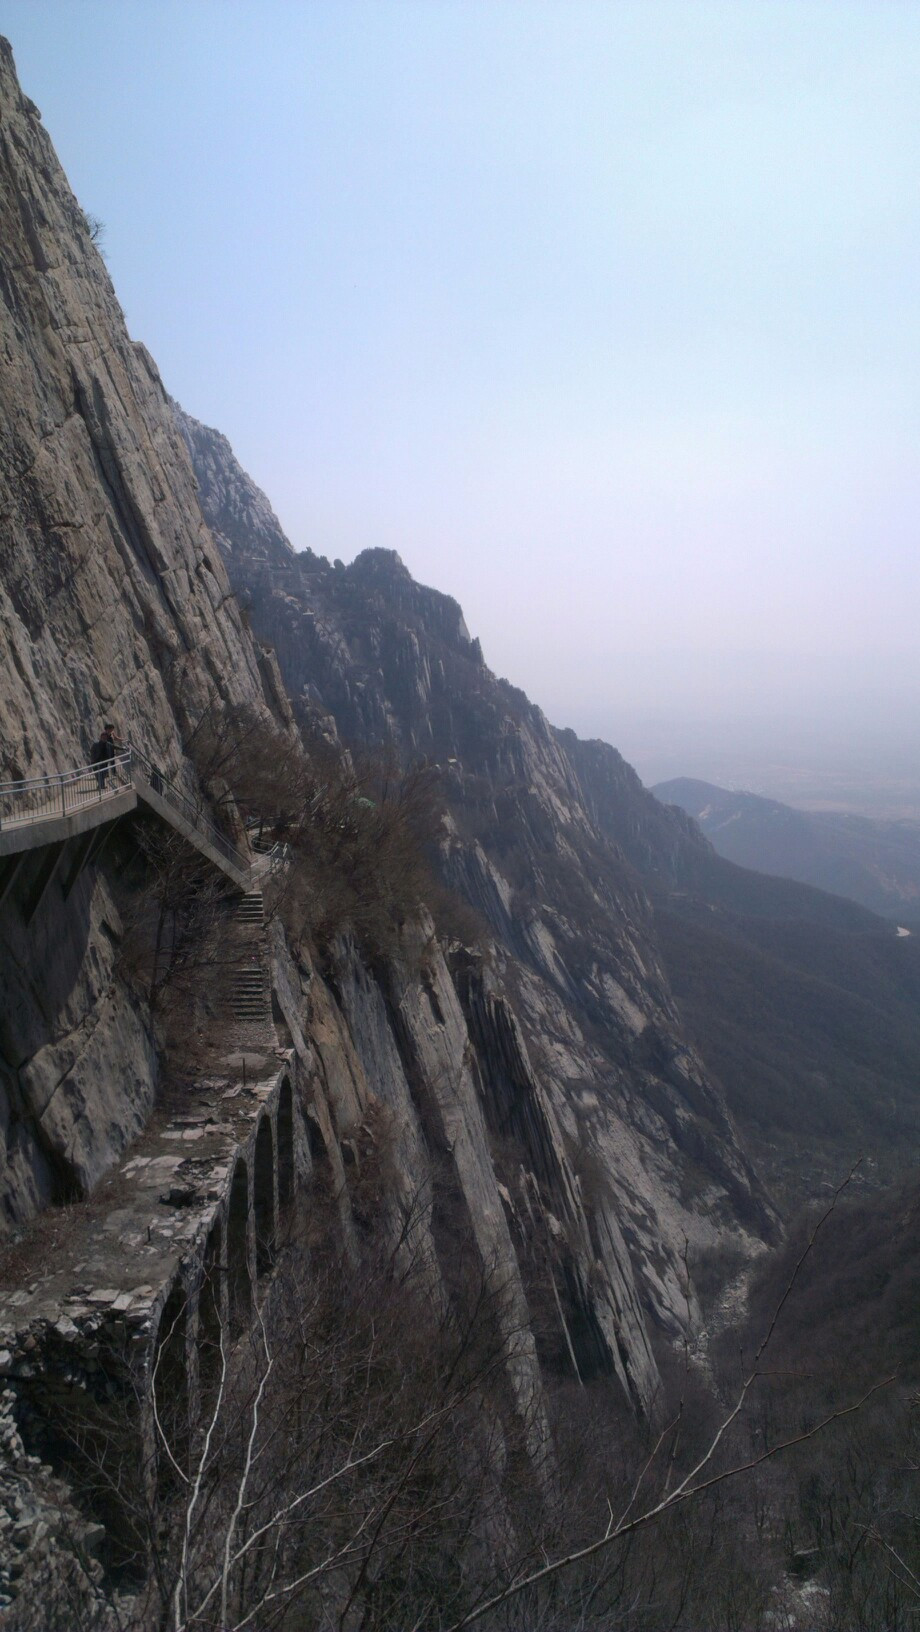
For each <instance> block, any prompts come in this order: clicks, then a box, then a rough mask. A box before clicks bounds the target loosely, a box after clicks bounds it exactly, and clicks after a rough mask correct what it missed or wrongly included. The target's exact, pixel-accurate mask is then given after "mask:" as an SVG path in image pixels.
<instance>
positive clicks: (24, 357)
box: [0, 42, 268, 1224]
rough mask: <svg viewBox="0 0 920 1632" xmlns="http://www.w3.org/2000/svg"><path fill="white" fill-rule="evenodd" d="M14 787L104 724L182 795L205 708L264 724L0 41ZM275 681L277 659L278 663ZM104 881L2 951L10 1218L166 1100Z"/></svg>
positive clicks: (215, 585)
mask: <svg viewBox="0 0 920 1632" xmlns="http://www.w3.org/2000/svg"><path fill="white" fill-rule="evenodd" d="M0 355H2V390H0V710H2V716H3V722H4V729H3V733H2V737H0V780H3V779H15V778H21V777H35V776H38V775H40V774H44V773H47V772H51V771H55V770H64V769H69V768H71V767H76V766H80V765H85V764H86V762H87V759H88V757H89V749H90V745H91V744H92V742H93V741H94V739H95V738H96V737H97V736H98V734H99V730H100V727H101V724H102V722H103V720H104V719H107V718H111V719H113V720H114V721H115V722H116V725H117V727H118V729H119V731H120V734H121V735H122V736H123V737H124V738H126V739H129V740H130V741H132V742H133V743H134V744H135V745H136V746H139V747H140V748H142V749H143V750H145V751H146V752H147V753H149V754H150V755H151V757H152V758H154V759H155V760H156V762H157V763H158V764H160V765H161V766H163V767H164V768H165V770H166V771H167V773H168V774H169V775H170V776H171V777H173V778H174V779H175V780H176V781H177V782H178V783H179V784H180V785H183V786H185V787H186V788H188V789H189V790H194V788H195V786H196V779H195V775H194V772H193V769H192V767H191V766H190V764H189V762H188V761H187V759H186V757H185V754H184V750H183V741H184V740H185V739H187V738H188V736H189V735H190V734H191V733H192V731H193V730H194V727H195V725H196V723H197V722H198V721H199V720H200V719H201V718H202V716H203V715H205V714H207V713H209V712H210V713H212V714H214V715H215V716H217V717H219V716H220V714H221V713H222V711H224V710H225V709H226V708H228V707H231V706H234V705H238V704H240V703H243V702H245V703H247V704H248V705H249V706H250V707H251V708H253V709H254V710H256V711H259V710H261V711H262V712H263V713H264V714H266V715H267V713H268V705H267V703H266V700H265V694H264V687H263V681H262V678H261V676H260V667H259V665H260V654H259V652H258V650H257V649H256V647H255V645H254V643H253V641H252V640H251V638H250V637H249V635H248V634H247V632H246V631H245V630H244V628H243V626H242V622H241V619H240V614H239V610H238V607H237V605H236V603H235V601H234V599H233V597H232V596H231V594H230V591H229V585H228V582H227V578H226V574H225V571H224V568H223V565H222V562H221V560H220V556H219V553H218V551H217V550H216V548H215V546H214V542H213V540H212V538H211V536H210V533H209V531H208V528H207V525H206V524H205V522H204V519H203V517H202V515H201V510H200V507H199V505H198V501H197V495H196V487H195V481H194V478H193V475H192V472H191V468H190V465H189V461H188V458H187V456H186V452H185V446H184V443H183V441H182V438H181V437H180V436H179V434H178V433H177V431H176V428H175V424H174V421H173V418H172V414H171V412H170V410H169V405H168V402H167V399H166V396H165V393H164V390H163V387H162V385H161V383H160V379H159V376H158V374H157V371H156V368H155V367H154V364H153V362H152V361H151V359H150V357H149V356H148V354H147V352H146V351H145V349H144V348H143V346H140V345H136V344H134V343H132V341H131V340H130V338H129V336H128V334H127V332H126V329H125V325H124V320H123V318H122V314H121V311H120V309H119V306H118V303H117V301H116V298H115V294H114V291H113V289H112V286H111V283H110V281H109V278H108V275H107V272H106V269H105V265H104V263H103V261H102V260H101V258H100V256H99V254H98V253H97V251H96V249H95V247H94V245H93V244H92V242H91V240H90V235H89V232H88V230H87V226H86V222H85V220H84V217H83V214H82V211H81V210H80V208H79V205H78V204H77V202H76V200H75V199H74V198H73V195H72V194H71V192H70V189H69V188H68V186H67V182H66V179H65V178H64V176H63V174H62V172H61V170H60V167H59V166H58V164H57V160H56V158H55V155H54V152H53V149H52V147H51V143H50V141H49V139H48V137H47V135H46V134H45V131H44V129H43V127H42V124H41V120H40V116H39V113H38V110H37V109H36V108H35V107H34V105H33V104H32V103H31V102H30V101H29V100H28V98H26V97H24V96H23V95H22V93H21V92H20V90H19V86H18V84H17V81H16V77H15V72H14V68H13V63H12V56H11V52H10V49H9V46H8V45H7V44H6V42H3V43H2V44H0ZM263 668H264V661H263ZM119 930H120V925H119V920H118V913H117V911H116V909H115V906H114V902H113V899H112V896H111V892H110V891H109V890H108V888H107V886H106V884H105V882H104V880H103V881H101V882H100V886H99V888H98V889H97V890H95V891H90V890H89V889H88V888H87V887H86V881H84V882H83V883H82V884H81V886H80V887H79V888H78V889H77V890H76V891H75V892H74V895H73V897H72V900H71V903H70V912H69V914H68V916H67V920H66V924H65V926H64V927H63V928H62V927H61V925H60V924H58V923H57V922H53V921H52V920H51V919H47V920H45V919H44V918H42V917H40V918H39V919H38V920H37V921H36V923H35V924H34V926H33V928H32V930H31V931H29V932H28V933H24V930H23V925H22V923H21V922H20V921H18V920H17V921H15V922H13V923H11V924H10V926H9V927H8V929H7V932H6V933H5V935H4V945H3V950H2V954H0V956H2V960H3V961H2V975H0V1125H2V1127H3V1129H4V1132H5V1135H6V1152H7V1161H6V1171H5V1173H4V1177H3V1186H2V1189H3V1196H2V1203H3V1213H4V1215H5V1221H6V1223H7V1224H15V1223H17V1222H21V1221H23V1220H24V1219H25V1218H27V1217H28V1216H29V1215H30V1213H32V1212H33V1211H34V1210H35V1208H36V1207H38V1206H40V1205H43V1204H44V1203H46V1202H47V1201H48V1200H49V1199H50V1198H51V1197H52V1196H54V1195H58V1196H59V1195H61V1194H62V1193H63V1194H73V1193H79V1192H80V1191H81V1190H82V1191H85V1190H86V1189H88V1188H89V1187H91V1186H92V1184H94V1183H95V1182H96V1180H97V1179H98V1178H99V1176H100V1174H101V1173H102V1172H104V1171H105V1170H106V1168H107V1167H108V1166H109V1165H110V1164H111V1162H112V1160H113V1159H114V1158H115V1156H116V1155H117V1154H118V1152H119V1151H120V1150H121V1149H122V1148H123V1146H124V1144H125V1142H126V1141H127V1140H128V1139H129V1138H130V1137H132V1136H133V1135H134V1134H135V1133H137V1131H138V1130H139V1128H140V1127H141V1126H142V1125H143V1122H144V1121H145V1119H146V1117H147V1115H148V1114H149V1111H150V1109H151V1106H152V1103H153V1097H154V1092H155V1080H156V1067H155V1053H154V1047H153V1040H152V1035H151V1030H150V1025H149V1020H148V1018H147V1017H146V1016H145V1015H144V1013H143V1012H142V1011H141V1009H139V1007H138V1005H137V1003H136V1001H135V1000H134V999H133V998H132V996H131V995H130V993H129V992H128V990H127V988H126V986H125V985H124V983H123V982H122V981H121V980H120V979H119V976H118V973H117V959H116V945H117V941H118V936H119Z"/></svg>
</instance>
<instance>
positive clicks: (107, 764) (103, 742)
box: [89, 725, 121, 799]
mask: <svg viewBox="0 0 920 1632" xmlns="http://www.w3.org/2000/svg"><path fill="white" fill-rule="evenodd" d="M120 746H121V744H120V743H119V741H118V738H117V737H116V735H115V727H114V725H104V726H103V727H102V736H101V737H100V738H99V741H98V742H94V743H93V747H92V752H91V754H90V760H89V762H90V764H91V765H92V766H94V767H95V771H96V783H97V785H98V788H99V797H100V799H101V798H102V794H103V792H104V791H105V784H106V782H107V780H108V777H109V773H110V770H111V765H112V761H113V759H114V758H115V754H116V752H117V750H118V748H119V747H120Z"/></svg>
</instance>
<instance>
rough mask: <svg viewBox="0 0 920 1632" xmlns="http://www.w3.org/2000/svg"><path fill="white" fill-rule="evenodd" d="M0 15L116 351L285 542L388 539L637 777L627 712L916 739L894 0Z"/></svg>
mask: <svg viewBox="0 0 920 1632" xmlns="http://www.w3.org/2000/svg"><path fill="white" fill-rule="evenodd" d="M0 31H2V32H4V33H5V34H7V35H8V36H9V38H10V39H11V41H12V43H13V48H14V52H15V56H16V61H17V65H18V68H19V73H20V78H21V80H22V83H23V86H24V88H25V90H26V91H27V93H28V94H29V95H30V96H32V97H33V98H34V100H35V101H36V102H37V103H38V105H39V107H40V108H41V109H42V113H43V116H44V120H45V123H46V126H47V128H48V130H49V131H50V133H51V136H52V138H53V140H54V142H55V144H56V147H57V150H58V153H59V155H60V157H61V160H62V162H63V164H64V167H65V169H66V171H67V173H68V175H69V177H70V180H71V182H72V184H73V186H74V189H75V191H76V193H77V195H78V197H79V198H80V200H81V202H82V203H83V205H84V207H85V208H86V209H87V210H89V211H91V212H92V213H93V214H95V215H98V216H99V217H101V218H102V219H103V221H104V222H105V224H106V252H107V256H108V263H109V268H110V271H111V273H112V276H113V279H114V282H115V286H116V289H117V290H118V293H119V295H120V298H121V300H122V303H123V305H124V308H125V311H126V314H127V318H128V324H129V327H130V329H131V332H132V334H133V335H134V336H135V337H137V338H139V339H143V340H144V341H145V342H146V344H147V345H148V346H149V348H150V350H151V351H152V352H153V354H154V356H155V357H156V359H157V361H158V363H159V365H160V368H161V371H162V373H163V377H164V380H165V382H166V384H167V387H168V388H169V389H170V390H171V391H172V392H173V393H174V395H175V396H177V397H178V398H179V400H180V401H181V402H182V403H183V405H184V406H185V407H186V408H187V409H188V410H189V411H190V412H191V413H192V414H195V415H196V416H197V417H199V418H201V419H203V420H205V421H206V422H207V423H209V424H212V425H216V426H218V427H219V428H220V429H221V430H223V431H224V432H225V433H226V434H227V435H228V436H229V437H230V440H231V442H232V443H233V445H234V448H235V450H236V452H237V454H238V456H239V458H240V460H241V461H242V463H243V465H244V466H245V467H246V468H247V469H248V470H249V471H250V473H251V474H252V475H253V476H254V477H255V479H256V480H257V481H258V482H259V484H260V485H261V486H263V487H264V488H265V490H266V492H267V493H268V495H269V497H270V499H271V500H272V503H273V504H274V506H275V508H276V510H277V511H278V514H279V516H280V518H281V520H282V523H283V525H284V526H285V528H286V530H287V532H288V533H289V535H290V537H291V540H292V542H293V543H294V545H295V547H302V546H304V545H310V546H312V547H313V548H314V549H317V550H319V551H321V552H322V553H324V554H327V555H330V556H341V557H343V558H344V559H346V560H348V559H350V558H351V557H352V556H353V555H354V554H355V553H356V552H357V551H358V550H359V549H362V548H364V547H366V546H367V545H386V546H390V547H394V548H396V549H398V550H399V552H400V554H401V555H402V556H403V558H404V560H405V561H406V563H407V565H408V566H409V567H410V569H411V570H412V571H413V573H415V574H416V576H417V577H419V578H421V579H422V580H423V581H425V582H428V583H432V584H435V585H437V586H438V587H439V588H442V589H445V590H448V591H449V592H451V593H452V594H454V595H456V596H457V598H458V599H459V600H460V601H461V602H462V604H463V606H464V609H465V611H466V614H467V621H468V623H469V625H470V628H471V630H472V631H473V632H474V633H477V634H479V635H480V636H481V637H482V641H483V646H484V649H485V653H486V657H487V660H488V661H489V662H490V664H491V666H492V667H493V668H495V669H497V670H498V671H499V672H500V673H505V674H507V675H508V676H509V678H511V679H513V680H514V681H515V682H516V683H518V684H520V685H522V686H523V687H524V688H525V689H526V690H527V691H528V692H529V693H530V694H531V695H532V696H533V697H534V698H535V699H536V700H537V701H538V702H540V703H541V704H542V705H543V706H544V707H545V708H546V710H547V712H548V713H549V714H550V716H551V718H553V719H554V720H556V721H557V722H558V723H560V724H572V725H575V726H576V728H578V729H580V730H582V731H584V732H591V733H595V732H596V733H598V734H603V735H605V736H607V737H608V738H610V739H611V740H612V741H614V742H617V743H618V745H620V746H622V747H623V748H624V751H627V752H628V753H630V754H631V755H632V757H634V758H635V759H636V760H637V761H639V765H640V770H646V769H649V768H650V767H646V766H644V765H643V763H642V740H641V739H642V732H643V731H644V730H645V729H646V727H645V725H644V724H643V722H647V721H648V720H650V719H652V718H653V717H657V718H659V719H660V720H664V721H673V722H675V728H676V730H677V731H678V734H679V731H680V729H681V722H684V721H687V722H689V721H692V720H699V719H702V718H704V717H710V718H715V719H717V720H725V721H726V722H729V721H734V722H735V725H734V727H733V729H736V730H737V729H738V726H737V722H738V721H740V720H742V719H743V718H745V717H746V716H748V715H750V716H752V717H753V718H755V719H757V720H762V721H763V722H765V728H766V725H767V724H768V725H769V729H770V730H771V731H772V732H773V733H774V735H776V734H777V733H778V734H779V738H780V739H781V738H782V735H783V732H784V731H786V730H787V729H788V731H789V733H790V736H789V740H790V742H791V741H792V737H793V735H794V732H795V731H797V730H799V727H800V725H801V724H802V722H805V724H807V725H808V726H809V729H812V727H813V729H814V732H815V733H816V735H815V737H814V740H815V741H817V739H818V736H820V734H821V732H822V731H825V736H827V731H826V730H825V728H826V727H827V729H829V722H833V724H834V730H835V731H836V734H837V738H838V739H839V740H840V741H842V742H844V745H845V746H846V745H847V744H848V745H849V748H851V749H852V750H853V751H854V752H856V751H858V752H863V751H868V750H870V749H871V747H872V744H873V742H876V741H877V740H878V739H879V737H880V736H884V735H885V733H886V732H887V733H889V734H890V735H892V736H900V737H901V740H904V741H906V740H908V738H909V740H910V742H911V743H912V745H913V746H912V748H911V752H914V753H915V755H916V753H917V749H918V731H917V726H916V720H915V716H916V714H917V710H916V702H917V697H918V683H920V643H918V639H917V625H918V611H920V595H918V575H920V551H918V549H917V533H918V529H917V517H918V514H920V503H918V501H920V465H918V449H920V434H918V433H920V355H918V353H920V305H918V277H920V5H917V4H913V3H898V0H873V3H869V4H858V5H857V4H853V5H851V4H847V3H846V0H820V3H814V4H811V3H809V0H794V3H791V4H788V5H787V4H782V3H780V0H727V3H725V4H708V3H702V0H699V3H696V0H676V3H675V4H665V3H659V0H641V3H638V4H629V3H624V0H606V3H601V0H598V3H594V4H579V3H578V0H555V3H553V4H543V3H541V0H412V3H408V0H370V3H368V4H359V3H357V0H329V3H326V0H302V3H296V0H197V3H196V0H181V3H172V0H113V3H103V0H0ZM907 722H910V725H909V726H908V723H907ZM661 729H663V728H661ZM668 729H670V727H668ZM753 729H755V728H754V727H752V730H753ZM799 735H801V732H799ZM828 740H829V739H828ZM678 758H679V756H678ZM916 763H917V767H918V769H920V757H917V759H916ZM667 768H668V767H667V766H657V767H656V769H658V770H664V769H667ZM682 768H687V769H693V768H695V769H696V770H697V772H698V771H699V766H698V765H697V766H696V767H691V766H687V767H682V766H681V765H680V764H679V763H677V762H675V763H674V765H673V770H674V771H675V772H676V771H678V770H680V769H682Z"/></svg>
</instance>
